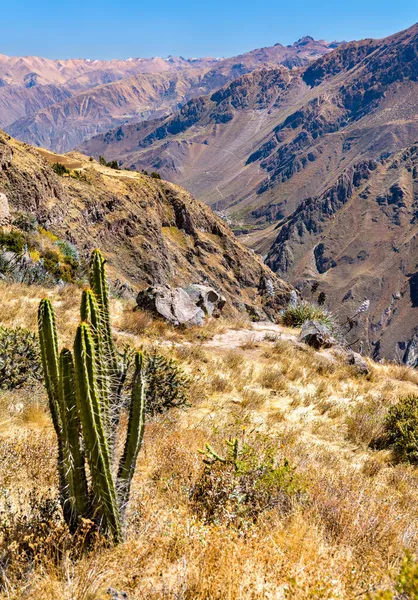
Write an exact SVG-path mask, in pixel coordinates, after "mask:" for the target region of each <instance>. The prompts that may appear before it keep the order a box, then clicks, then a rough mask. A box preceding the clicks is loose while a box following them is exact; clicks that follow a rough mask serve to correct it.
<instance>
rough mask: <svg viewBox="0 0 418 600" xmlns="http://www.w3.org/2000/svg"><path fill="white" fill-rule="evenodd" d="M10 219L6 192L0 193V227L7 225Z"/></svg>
mask: <svg viewBox="0 0 418 600" xmlns="http://www.w3.org/2000/svg"><path fill="white" fill-rule="evenodd" d="M10 221H11V217H10V208H9V201H8V200H7V196H6V194H2V193H0V227H7V226H8V225H10Z"/></svg>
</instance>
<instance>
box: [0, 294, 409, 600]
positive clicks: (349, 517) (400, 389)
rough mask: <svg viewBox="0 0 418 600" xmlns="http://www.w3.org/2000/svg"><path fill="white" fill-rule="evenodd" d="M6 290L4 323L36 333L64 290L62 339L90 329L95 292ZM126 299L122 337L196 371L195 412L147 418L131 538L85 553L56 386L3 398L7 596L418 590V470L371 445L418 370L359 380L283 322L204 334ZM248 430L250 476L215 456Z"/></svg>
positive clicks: (348, 595) (331, 595)
mask: <svg viewBox="0 0 418 600" xmlns="http://www.w3.org/2000/svg"><path fill="white" fill-rule="evenodd" d="M0 293H1V296H2V303H1V307H0V322H1V324H2V325H3V326H9V327H10V326H13V327H15V326H17V325H21V326H25V327H29V328H30V329H35V328H36V310H37V304H38V302H39V299H40V298H41V297H42V296H44V295H48V297H50V298H51V300H52V302H53V304H54V306H56V309H57V322H58V328H59V335H60V339H61V340H63V341H65V343H67V340H69V339H71V337H72V336H73V335H74V330H75V326H76V324H77V318H78V304H79V299H80V290H77V289H74V288H73V287H71V286H69V287H66V288H63V289H59V288H54V289H51V288H48V289H43V288H42V287H38V286H32V287H28V286H25V285H22V284H19V285H17V284H5V283H3V282H0ZM17 299H18V301H17ZM111 309H112V323H113V326H114V333H115V339H116V341H117V343H118V344H119V345H120V346H121V347H123V346H124V345H125V344H126V343H127V342H129V343H130V344H132V345H136V346H140V347H142V348H144V347H145V348H150V347H155V345H157V347H158V349H159V351H160V352H164V353H165V354H166V355H168V356H170V357H171V358H172V359H174V360H176V361H178V363H179V364H181V366H182V368H183V369H185V370H186V371H187V373H188V374H189V376H190V377H191V378H192V381H193V384H192V388H191V398H190V404H191V405H190V406H189V407H188V408H187V409H183V410H178V409H171V410H170V411H169V412H167V413H164V414H162V415H157V416H155V417H147V424H146V431H145V441H144V446H143V448H142V450H141V452H140V454H139V458H138V466H137V470H136V474H135V477H134V480H133V486H132V494H131V500H130V505H129V509H128V512H127V524H126V540H125V541H124V542H123V543H122V544H120V545H119V546H117V547H109V545H108V544H106V543H104V542H103V541H101V540H100V539H96V538H94V539H93V540H90V544H92V546H90V550H91V551H90V552H89V551H87V552H84V553H83V551H82V548H83V543H84V544H85V543H86V537H87V534H86V532H88V528H89V522H84V523H83V526H82V529H81V532H80V533H79V535H78V536H77V535H76V536H72V535H71V534H69V532H68V529H67V528H66V527H65V524H64V522H63V519H62V516H61V511H60V508H59V504H58V500H57V496H58V488H57V485H58V482H57V468H56V464H57V457H56V439H55V434H54V431H53V428H52V423H51V419H50V416H49V413H48V407H47V401H46V398H45V392H44V390H43V387H41V385H40V384H35V385H32V386H29V387H26V388H23V389H20V390H19V389H18V390H11V391H10V390H9V391H7V390H2V391H1V393H0V479H1V481H2V490H3V492H2V495H1V497H0V508H1V518H0V547H1V553H0V557H1V560H2V571H1V573H0V597H1V598H2V600H3V598H4V599H6V598H7V599H8V600H15V599H16V600H17V599H20V598H22V589H24V594H25V595H26V597H30V598H42V599H49V598H51V600H52V599H54V600H64V599H67V598H72V599H74V600H83V599H85V598H91V599H94V600H105V599H107V598H109V597H110V598H114V599H116V598H126V597H127V598H128V599H129V600H137V599H138V600H139V599H140V598H144V597H146V598H149V599H152V600H167V599H170V600H171V599H174V598H178V597H184V598H193V599H196V600H204V599H208V598H210V599H211V600H224V599H225V597H229V598H231V599H235V598H243V599H245V600H246V599H249V598H251V599H255V600H262V599H263V600H265V599H266V598H286V597H290V598H292V600H306V598H309V597H311V598H318V597H321V598H324V599H326V600H336V599H337V598H338V599H341V600H353V598H356V597H361V596H364V597H365V598H367V597H369V598H370V599H373V600H382V598H391V599H392V598H395V597H396V596H395V595H389V593H392V592H393V594H395V591H394V587H395V585H399V581H404V583H405V585H409V586H410V587H412V586H414V581H415V580H414V573H416V563H415V562H414V561H413V560H412V559H410V560H409V562H407V563H406V566H404V567H402V565H403V564H405V563H404V561H405V551H408V550H409V551H411V552H414V550H415V548H416V544H417V528H418V512H417V503H416V489H417V484H418V480H417V473H416V467H414V466H412V465H408V464H405V463H402V462H400V463H397V462H396V461H394V459H393V455H392V453H391V452H390V451H389V450H376V449H372V448H371V447H370V442H371V441H372V440H374V439H375V438H376V437H377V436H379V435H380V434H381V432H382V430H383V424H384V422H385V418H386V415H387V414H388V410H389V409H390V407H392V406H394V405H396V404H397V403H398V402H399V401H400V399H402V398H404V397H406V396H407V395H409V394H415V396H416V395H417V394H418V381H417V375H416V372H414V371H413V370H412V369H407V368H405V367H398V366H396V365H379V364H376V363H373V362H372V361H369V368H370V374H369V375H368V376H364V375H359V374H357V373H356V372H355V371H354V370H353V369H352V368H350V367H347V365H345V364H344V363H343V362H342V361H341V358H340V357H339V356H338V354H337V353H334V351H332V350H323V351H321V352H315V351H313V350H312V349H311V348H308V347H306V346H303V345H301V344H298V343H297V342H296V339H295V338H296V335H297V330H290V329H286V328H283V327H281V326H277V325H276V326H275V325H273V324H270V325H268V324H264V325H255V326H254V328H253V329H248V328H246V329H240V330H233V331H232V330H230V329H228V327H227V325H226V326H224V329H223V330H219V328H217V330H214V329H213V327H212V331H210V328H209V331H207V333H209V334H210V335H209V338H210V339H206V341H205V340H204V341H197V340H196V338H193V336H192V337H190V336H189V337H187V338H184V335H183V334H181V333H177V334H175V337H173V332H172V331H171V330H170V329H166V330H165V329H164V328H161V326H158V324H156V323H154V322H152V321H150V320H149V319H148V321H146V320H145V321H144V315H143V314H141V313H132V307H131V305H129V304H126V303H124V302H123V301H121V300H117V299H113V300H112V304H111ZM128 316H130V318H129V320H127V317H128ZM135 319H136V323H137V331H138V333H132V331H134V325H135ZM127 323H129V327H127ZM193 334H194V335H197V334H198V332H196V331H194V332H193ZM215 334H216V335H215ZM234 437H237V439H238V440H239V448H240V450H242V449H244V450H245V449H246V454H244V455H243V456H242V458H241V460H242V463H241V469H242V470H241V471H238V472H237V473H236V472H234V470H233V467H231V466H230V465H225V466H222V465H218V466H217V465H216V464H215V465H214V466H212V468H211V469H209V468H208V466H207V465H206V467H205V465H204V463H203V461H202V458H203V456H202V454H201V453H199V450H200V449H202V448H204V447H205V444H206V443H210V444H211V445H212V448H213V449H214V451H216V452H218V453H219V454H220V455H221V456H222V455H224V454H225V452H226V451H227V446H226V444H225V439H229V440H231V439H233V438H234ZM234 473H235V474H234ZM401 568H402V569H403V570H402V575H401V576H399V575H398V573H399V571H400V570H401ZM69 573H70V574H71V576H69ZM415 586H416V584H415ZM412 589H416V587H412ZM380 590H386V596H381V595H380V594H379V591H380ZM359 595H360V596H359ZM411 597H413V596H411Z"/></svg>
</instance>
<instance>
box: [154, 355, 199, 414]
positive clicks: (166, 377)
mask: <svg viewBox="0 0 418 600" xmlns="http://www.w3.org/2000/svg"><path fill="white" fill-rule="evenodd" d="M146 378H147V391H146V394H147V402H146V409H147V411H148V412H149V413H151V414H153V415H155V414H157V413H163V412H165V411H166V410H168V409H170V408H181V407H185V406H188V391H189V387H190V384H191V381H190V378H189V377H188V376H187V375H186V374H185V373H184V371H183V369H182V368H181V367H180V365H179V364H178V362H177V361H176V360H174V359H173V358H166V357H165V356H162V355H161V354H158V353H157V352H152V353H150V354H147V368H146Z"/></svg>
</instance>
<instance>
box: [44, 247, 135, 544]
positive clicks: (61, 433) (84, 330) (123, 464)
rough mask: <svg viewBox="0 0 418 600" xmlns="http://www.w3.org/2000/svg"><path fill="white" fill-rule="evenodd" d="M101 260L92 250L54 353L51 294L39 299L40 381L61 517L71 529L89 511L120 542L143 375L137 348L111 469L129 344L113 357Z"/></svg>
mask: <svg viewBox="0 0 418 600" xmlns="http://www.w3.org/2000/svg"><path fill="white" fill-rule="evenodd" d="M104 265H105V261H104V259H103V256H102V255H101V253H100V252H99V251H98V250H95V251H94V252H93V255H92V260H91V266H90V283H91V287H92V289H90V290H86V291H84V292H83V295H82V300H81V307H80V313H81V323H80V325H79V326H78V328H77V333H76V336H75V340H74V348H73V353H71V351H70V350H68V349H66V348H64V349H63V350H62V351H61V354H60V355H59V354H58V337H57V332H56V325H55V316H54V311H53V309H52V306H51V303H50V302H49V300H42V301H41V304H40V306H39V313H38V322H39V339H40V344H41V352H42V362H43V369H44V376H45V386H46V390H47V393H48V399H49V406H50V411H51V416H52V421H53V425H54V428H55V432H56V434H57V439H58V471H59V483H60V499H61V504H62V509H63V514H64V518H65V520H66V521H67V523H68V524H69V527H70V529H71V530H75V528H76V527H77V524H78V522H79V519H80V518H81V517H84V518H89V519H92V520H93V521H94V522H96V523H97V525H98V527H99V529H100V531H102V532H103V533H104V534H105V535H107V536H108V538H109V539H111V540H113V541H114V542H119V541H121V539H122V516H123V513H124V510H125V507H126V504H127V502H128V500H129V493H130V486H131V481H132V477H133V474H134V471H135V465H136V460H137V457H138V452H139V450H140V448H141V445H142V439H143V435H144V425H145V420H144V414H145V388H146V379H145V375H144V373H145V369H144V361H143V357H142V354H141V353H140V352H137V353H136V355H135V372H134V376H133V382H132V392H131V399H130V406H129V421H128V427H127V433H126V440H125V444H124V451H123V454H122V457H121V459H120V463H119V467H118V470H117V473H115V472H114V463H115V459H114V438H115V435H116V429H117V427H118V423H119V413H120V410H121V394H122V386H123V383H124V381H125V379H126V372H127V368H128V364H129V352H125V353H124V354H123V355H121V356H120V357H119V355H118V352H117V351H116V348H115V346H114V343H113V339H112V332H111V326H110V315H109V297H108V289H107V282H106V274H105V267H104ZM115 415H116V416H115ZM86 461H87V464H88V467H89V469H88V471H89V477H87V474H86Z"/></svg>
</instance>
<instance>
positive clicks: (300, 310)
mask: <svg viewBox="0 0 418 600" xmlns="http://www.w3.org/2000/svg"><path fill="white" fill-rule="evenodd" d="M280 316H281V321H282V323H283V325H286V327H301V326H302V325H303V324H304V323H305V321H319V322H320V323H322V324H323V325H327V326H328V327H330V329H333V328H334V325H335V323H334V318H333V316H332V315H331V313H330V312H328V311H327V310H326V309H325V308H323V307H322V306H318V305H316V304H312V303H310V302H305V301H302V302H299V303H298V304H296V305H289V306H288V307H287V308H285V309H284V310H282V311H281V313H280Z"/></svg>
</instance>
